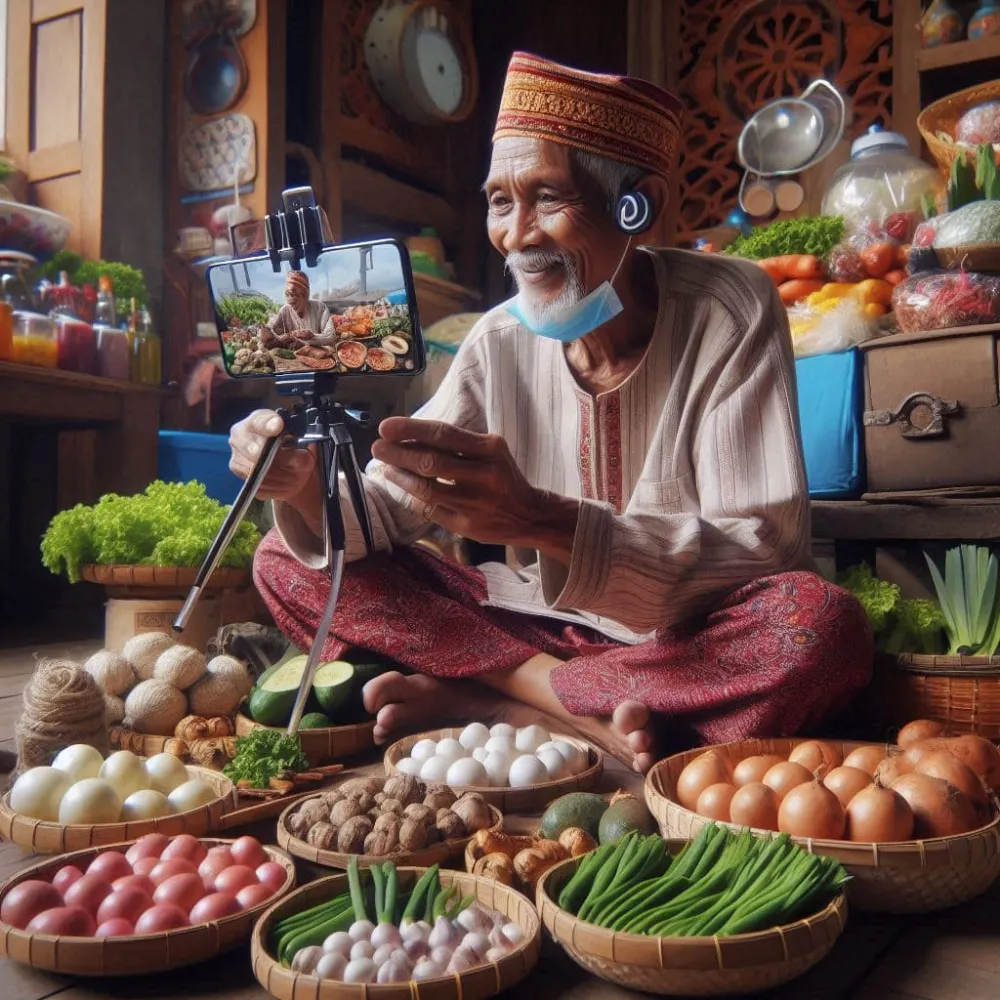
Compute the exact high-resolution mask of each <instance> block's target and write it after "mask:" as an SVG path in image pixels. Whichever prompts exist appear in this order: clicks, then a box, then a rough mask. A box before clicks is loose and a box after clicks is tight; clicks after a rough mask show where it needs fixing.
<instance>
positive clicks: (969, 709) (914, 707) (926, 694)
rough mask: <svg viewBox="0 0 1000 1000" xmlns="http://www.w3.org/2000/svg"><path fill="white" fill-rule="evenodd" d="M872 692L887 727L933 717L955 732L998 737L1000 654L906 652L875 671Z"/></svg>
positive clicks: (875, 708)
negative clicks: (974, 654)
mask: <svg viewBox="0 0 1000 1000" xmlns="http://www.w3.org/2000/svg"><path fill="white" fill-rule="evenodd" d="M872 693H873V695H874V704H873V706H872V712H873V713H874V714H875V716H876V718H877V720H878V722H879V724H884V725H885V726H887V727H888V726H903V725H905V724H906V723H907V722H909V721H910V720H911V719H933V720H934V721H935V722H940V723H941V724H942V725H943V726H945V727H946V728H947V729H948V731H949V732H950V733H953V734H955V735H956V736H960V735H962V734H963V733H973V734H975V735H976V736H982V737H984V738H985V739H988V740H1000V656H919V655H917V654H912V653H905V654H903V655H902V656H900V657H898V659H897V660H895V661H893V662H890V663H887V664H886V665H885V667H884V668H882V667H880V669H879V670H877V671H876V679H875V683H874V684H873V685H872Z"/></svg>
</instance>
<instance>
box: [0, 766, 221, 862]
mask: <svg viewBox="0 0 1000 1000" xmlns="http://www.w3.org/2000/svg"><path fill="white" fill-rule="evenodd" d="M186 766H187V771H188V774H189V775H190V776H191V777H192V778H200V779H201V780H202V781H204V782H206V783H207V784H209V785H211V786H212V787H213V788H215V789H216V791H217V792H218V793H219V797H218V798H217V799H215V800H214V801H213V802H209V803H208V805H204V806H199V807H198V808H197V809H190V810H188V811H187V812H182V813H175V814H174V815H172V816H161V817H160V818H159V819H144V820H137V821H136V822H134V823H100V824H97V825H83V824H80V825H74V826H66V825H64V824H62V823H51V822H46V821H44V820H39V819H31V818H30V817H28V816H24V815H22V814H21V813H16V812H14V811H13V810H12V809H11V808H10V793H9V792H8V793H7V794H5V795H4V796H3V798H0V839H3V840H10V841H12V842H13V843H15V844H18V845H19V846H21V847H25V848H27V849H28V850H29V851H32V852H33V853H35V854H61V853H63V852H65V851H82V850H84V849H85V848H88V847H107V846H108V845H110V844H120V843H122V842H123V841H126V840H137V839H138V838H139V837H142V836H145V834H147V833H153V832H154V831H155V832H157V833H163V834H166V836H168V837H172V836H174V835H175V834H178V833H190V834H193V835H194V836H195V837H200V836H202V835H203V834H205V833H208V832H209V831H210V830H217V829H219V828H220V827H221V826H222V822H223V816H224V815H225V814H226V813H227V812H231V811H232V810H234V809H235V808H236V803H237V798H236V789H235V788H234V787H233V783H232V782H231V781H230V780H229V779H228V778H227V777H226V776H225V775H224V774H220V773H219V772H218V771H212V770H210V769H209V768H206V767H194V766H192V765H190V764H189V765H186Z"/></svg>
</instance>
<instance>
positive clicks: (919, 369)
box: [862, 325, 1000, 493]
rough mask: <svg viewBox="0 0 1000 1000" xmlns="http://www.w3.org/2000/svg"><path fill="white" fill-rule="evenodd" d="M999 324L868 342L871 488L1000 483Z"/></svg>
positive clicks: (958, 487)
mask: <svg viewBox="0 0 1000 1000" xmlns="http://www.w3.org/2000/svg"><path fill="white" fill-rule="evenodd" d="M998 336H1000V325H990V326H977V327H964V328H961V329H952V330H935V331H933V332H930V333H912V334H900V335H897V336H894V337H886V338H884V339H882V340H874V341H871V342H870V343H868V344H865V345H863V348H862V349H863V351H864V354H865V412H864V428H865V453H866V459H867V467H868V492H869V493H896V492H909V491H930V490H939V491H940V490H955V491H956V492H963V491H966V492H971V491H973V490H975V489H976V488H977V487H978V488H983V487H1000V447H998V446H997V444H998V441H1000V406H998V369H997V343H996V341H997V337H998Z"/></svg>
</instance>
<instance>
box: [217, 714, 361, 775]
mask: <svg viewBox="0 0 1000 1000" xmlns="http://www.w3.org/2000/svg"><path fill="white" fill-rule="evenodd" d="M273 728H275V727H274V726H264V725H262V724H261V723H259V722H254V721H253V719H251V718H248V717H247V716H245V715H244V714H243V713H242V712H240V713H239V714H238V715H237V716H236V735H237V736H247V735H248V734H250V733H252V732H253V731H254V730H255V729H273ZM278 728H281V729H284V727H283V726H282V727H278ZM299 740H300V741H301V743H302V752H303V753H304V754H305V755H306V758H307V759H308V761H309V763H310V764H312V765H313V766H316V765H319V764H329V763H330V762H331V761H339V760H343V759H344V758H345V757H357V756H358V754H362V753H364V752H365V751H366V750H371V749H373V748H374V746H375V720H374V719H372V720H371V721H370V722H358V723H354V724H352V725H349V726H331V727H330V728H329V729H300V730H299Z"/></svg>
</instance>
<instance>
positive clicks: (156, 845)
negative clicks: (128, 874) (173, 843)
mask: <svg viewBox="0 0 1000 1000" xmlns="http://www.w3.org/2000/svg"><path fill="white" fill-rule="evenodd" d="M169 843H170V838H169V837H168V836H166V835H165V834H162V833H147V834H146V836H145V837H140V838H139V839H138V840H137V841H136V842H135V843H134V844H133V845H132V846H131V847H130V848H129V849H128V850H127V851H126V852H125V857H126V858H127V859H128V863H129V864H130V865H131V866H132V867H133V868H135V863H136V862H137V861H138V860H139V859H140V858H156V859H157V860H159V857H160V855H161V854H162V853H163V849H164V848H165V847H166V846H167V844H169Z"/></svg>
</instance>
